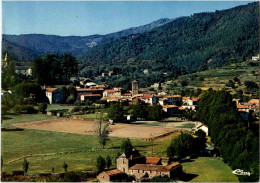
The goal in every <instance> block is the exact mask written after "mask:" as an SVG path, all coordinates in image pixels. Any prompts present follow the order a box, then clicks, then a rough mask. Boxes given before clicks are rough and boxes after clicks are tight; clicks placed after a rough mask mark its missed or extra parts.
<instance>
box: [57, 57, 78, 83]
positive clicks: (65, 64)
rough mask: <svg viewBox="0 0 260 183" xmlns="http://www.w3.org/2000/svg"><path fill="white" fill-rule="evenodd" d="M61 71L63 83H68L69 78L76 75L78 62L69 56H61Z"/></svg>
mask: <svg viewBox="0 0 260 183" xmlns="http://www.w3.org/2000/svg"><path fill="white" fill-rule="evenodd" d="M61 69H62V71H63V74H62V79H63V82H64V83H69V81H70V77H72V76H75V75H77V74H78V62H77V60H76V58H75V57H73V56H71V54H67V53H65V54H63V55H62V56H61Z"/></svg>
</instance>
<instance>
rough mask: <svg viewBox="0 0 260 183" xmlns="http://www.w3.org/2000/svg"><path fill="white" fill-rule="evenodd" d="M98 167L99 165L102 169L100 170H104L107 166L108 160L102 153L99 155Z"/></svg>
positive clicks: (99, 168) (98, 167) (99, 169)
mask: <svg viewBox="0 0 260 183" xmlns="http://www.w3.org/2000/svg"><path fill="white" fill-rule="evenodd" d="M96 167H97V169H98V171H100V172H101V171H103V170H104V169H105V167H106V161H105V159H104V158H103V157H102V156H100V155H99V156H98V157H97V162H96Z"/></svg>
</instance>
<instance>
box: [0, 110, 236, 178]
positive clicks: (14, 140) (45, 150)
mask: <svg viewBox="0 0 260 183" xmlns="http://www.w3.org/2000/svg"><path fill="white" fill-rule="evenodd" d="M50 118H56V117H51V116H46V115H42V114H33V115H29V114H28V115H27V114H22V115H8V116H5V119H4V120H3V123H2V125H3V126H4V127H8V128H9V127H10V124H12V123H17V122H25V121H34V120H43V119H50ZM1 137H2V140H1V143H2V148H1V156H2V159H3V171H5V172H7V173H11V172H12V171H13V170H22V162H23V158H24V157H26V158H27V160H28V161H29V163H30V165H29V170H28V173H50V172H51V169H52V168H54V169H55V172H63V169H62V164H63V161H65V162H66V163H67V164H68V166H69V167H68V171H77V170H79V171H82V170H96V167H95V161H96V158H97V156H98V155H101V156H103V157H106V156H107V155H110V156H111V157H112V159H113V165H112V167H115V163H114V158H115V156H116V154H117V152H119V151H120V148H119V147H120V144H121V142H122V140H123V139H122V138H110V140H109V141H108V143H107V145H106V146H105V148H104V149H102V148H101V147H100V145H99V143H98V139H97V137H95V136H87V135H77V134H68V133H62V132H48V131H40V130H29V129H25V130H24V131H2V133H1ZM172 137H173V135H172V136H168V137H165V138H162V139H159V140H155V141H154V142H151V141H142V140H131V141H132V143H133V146H134V147H135V148H136V149H137V150H139V151H140V153H141V154H142V155H144V156H152V150H153V155H154V156H159V157H160V156H166V152H165V150H166V148H167V146H168V145H169V143H170V141H171V139H172ZM152 144H153V146H152ZM183 167H184V169H185V170H186V172H187V173H193V174H196V175H198V176H197V177H195V178H194V180H191V181H204V179H205V180H206V181H216V180H219V179H220V178H221V177H214V176H209V177H207V174H209V173H211V174H212V175H213V173H214V175H215V176H219V175H227V176H226V177H227V179H224V178H223V180H224V181H229V180H233V181H237V179H236V177H234V175H232V173H231V171H230V170H231V169H230V168H229V167H228V166H227V165H225V164H224V163H223V162H222V161H220V160H215V161H214V162H213V163H212V160H207V159H205V160H204V161H201V158H198V159H196V160H195V161H194V162H186V163H183ZM201 167H205V168H201ZM227 170H228V171H227ZM221 180H222V179H221Z"/></svg>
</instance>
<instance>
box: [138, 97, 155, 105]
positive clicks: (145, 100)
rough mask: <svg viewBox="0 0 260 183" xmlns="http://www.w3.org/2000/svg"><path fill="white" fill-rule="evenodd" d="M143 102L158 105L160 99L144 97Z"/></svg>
mask: <svg viewBox="0 0 260 183" xmlns="http://www.w3.org/2000/svg"><path fill="white" fill-rule="evenodd" d="M141 100H142V101H144V102H145V103H147V104H156V103H157V101H158V98H157V97H156V96H154V95H144V96H142V97H141Z"/></svg>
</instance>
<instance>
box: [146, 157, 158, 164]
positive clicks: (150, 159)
mask: <svg viewBox="0 0 260 183" xmlns="http://www.w3.org/2000/svg"><path fill="white" fill-rule="evenodd" d="M160 160H161V158H158V157H145V161H146V163H154V164H157V163H158V162H159V161H160Z"/></svg>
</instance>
